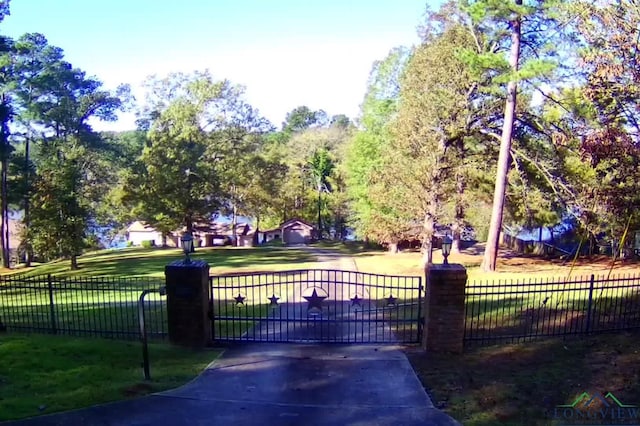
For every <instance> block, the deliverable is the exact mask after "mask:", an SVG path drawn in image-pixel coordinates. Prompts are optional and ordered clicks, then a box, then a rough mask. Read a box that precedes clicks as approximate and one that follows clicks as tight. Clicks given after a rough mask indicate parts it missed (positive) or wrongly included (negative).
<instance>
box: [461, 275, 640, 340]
mask: <svg viewBox="0 0 640 426" xmlns="http://www.w3.org/2000/svg"><path fill="white" fill-rule="evenodd" d="M635 328H640V277H639V276H631V275H624V276H616V277H612V278H606V277H604V276H602V277H597V276H595V275H591V276H590V277H577V278H572V279H565V280H557V279H556V280H551V279H549V280H533V279H531V280H502V281H501V280H498V281H497V282H496V281H482V282H474V283H471V284H470V285H467V288H466V314H465V334H464V341H465V345H466V346H470V345H487V344H495V343H511V342H521V341H529V340H533V339H537V338H541V337H549V336H570V335H580V334H588V333H602V332H609V331H618V330H630V329H635Z"/></svg>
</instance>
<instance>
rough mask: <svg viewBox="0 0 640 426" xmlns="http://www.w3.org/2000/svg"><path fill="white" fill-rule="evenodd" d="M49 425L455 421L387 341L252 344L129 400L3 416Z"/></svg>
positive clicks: (27, 424) (265, 425)
mask: <svg viewBox="0 0 640 426" xmlns="http://www.w3.org/2000/svg"><path fill="white" fill-rule="evenodd" d="M9 424H12V425H22V426H36V425H37V426H45V425H47V426H51V425H60V426H62V425H156V426H157V425H225V426H235V425H262V426H269V425H292V426H293V425H318V426H320V425H323V426H325V425H326V426H329V425H331V426H335V425H354V426H355V425H363V426H364V425H368V426H369V425H394V426H395V425H403V426H411V425H457V424H458V423H457V422H455V421H454V420H453V419H451V418H450V417H448V416H447V415H445V414H444V413H442V412H441V411H439V410H437V409H435V408H434V407H433V404H432V403H431V401H430V399H429V397H428V396H427V394H426V392H425V391H424V389H423V388H422V386H421V384H420V382H419V380H418V378H417V377H416V375H415V373H414V372H413V370H412V369H411V366H410V364H409V362H408V361H407V358H406V357H405V355H404V354H403V353H402V352H401V351H400V350H398V348H396V347H392V346H371V345H344V346H342V345H324V346H323V345H291V344H253V345H242V346H238V347H235V348H231V349H229V350H227V351H226V352H225V353H224V355H223V356H222V357H221V358H220V359H219V360H217V361H215V362H214V363H212V364H211V365H210V366H209V367H208V368H207V369H206V370H205V371H204V372H203V373H202V374H201V375H200V376H199V377H198V378H197V379H195V380H194V381H192V382H191V383H189V384H187V385H185V386H183V387H181V388H178V389H174V390H171V391H167V392H163V393H159V394H154V395H150V396H146V397H143V398H139V399H136V400H129V401H122V402H116V403H112V404H105V405H99V406H95V407H90V408H86V409H82V410H77V411H71V412H67V413H61V414H54V415H49V416H42V417H35V418H31V419H27V420H23V421H19V422H13V423H9Z"/></svg>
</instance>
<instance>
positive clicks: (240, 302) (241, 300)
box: [234, 293, 246, 306]
mask: <svg viewBox="0 0 640 426" xmlns="http://www.w3.org/2000/svg"><path fill="white" fill-rule="evenodd" d="M234 299H235V301H236V306H243V305H244V299H246V297H244V296H243V295H241V294H240V293H238V295H237V296H236V297H234Z"/></svg>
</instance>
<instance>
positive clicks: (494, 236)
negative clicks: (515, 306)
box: [482, 0, 522, 271]
mask: <svg viewBox="0 0 640 426" xmlns="http://www.w3.org/2000/svg"><path fill="white" fill-rule="evenodd" d="M515 4H516V5H518V6H520V5H522V0H515ZM520 21H521V18H520V17H519V16H517V17H516V18H514V19H513V20H512V21H511V51H510V54H509V65H510V66H511V69H512V71H513V72H515V71H517V70H518V60H519V58H520ZM517 92H518V84H517V82H516V81H515V80H511V81H509V84H507V100H506V105H505V109H504V123H503V126H502V137H501V140H500V154H499V156H498V172H497V175H496V186H495V190H494V193H493V208H492V210H491V221H490V223H489V235H488V237H487V246H486V249H485V251H484V259H483V261H482V269H483V270H484V271H495V270H496V262H497V258H498V241H499V239H500V229H501V228H502V214H503V210H504V198H505V193H506V186H507V173H508V171H509V164H510V162H511V161H510V160H511V158H510V151H511V137H512V134H513V123H514V121H515V112H516V95H517Z"/></svg>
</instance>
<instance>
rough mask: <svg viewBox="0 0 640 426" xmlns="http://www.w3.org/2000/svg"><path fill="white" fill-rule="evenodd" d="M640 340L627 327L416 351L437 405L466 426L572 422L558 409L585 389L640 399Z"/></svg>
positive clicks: (421, 373)
mask: <svg viewBox="0 0 640 426" xmlns="http://www.w3.org/2000/svg"><path fill="white" fill-rule="evenodd" d="M639 338H640V333H638V332H635V333H631V332H627V333H618V334H604V335H599V336H590V337H584V338H574V339H571V340H561V339H547V340H544V341H539V342H530V343H522V344H518V345H504V346H493V347H487V348H481V349H476V350H471V351H467V352H466V353H465V354H462V355H450V354H447V355H437V354H425V353H423V352H420V351H414V352H412V353H409V354H408V356H409V358H410V361H411V363H412V365H413V367H414V369H415V370H416V372H417V373H418V375H419V376H420V378H421V380H422V382H423V384H424V386H425V388H427V390H428V392H429V393H430V394H431V396H432V399H433V401H434V403H435V404H436V406H437V407H439V408H442V409H444V410H445V411H446V412H447V413H449V414H450V415H452V416H453V417H455V418H456V419H457V420H458V421H460V422H462V423H463V424H465V425H470V426H490V425H495V424H502V425H514V426H515V425H548V424H562V423H570V422H568V421H567V419H564V418H559V417H558V415H557V413H558V411H556V410H555V409H556V407H557V406H558V405H562V404H571V403H573V402H574V401H575V400H576V398H577V397H578V396H579V395H580V394H582V393H583V392H588V393H589V394H590V395H593V394H594V393H595V392H601V393H602V394H603V395H605V394H606V393H607V392H611V393H612V394H614V395H615V396H616V397H617V398H618V399H619V400H620V401H621V402H622V403H626V404H632V405H636V406H637V405H640V381H638V374H639V370H638V358H637V357H638V355H637V354H638V350H639V349H640V344H639V343H638V342H639ZM579 408H581V409H583V410H584V411H586V410H597V409H599V408H602V406H599V405H598V404H594V405H593V407H584V406H582V405H581V406H580V407H579ZM560 413H562V411H560ZM561 415H562V414H560V416H561ZM574 415H575V414H574ZM600 420H601V423H602V419H600ZM604 420H605V423H607V422H610V421H611V419H604ZM615 423H616V424H637V423H638V419H637V418H636V419H635V420H633V419H632V420H630V419H628V418H627V419H626V420H624V421H620V420H616V422H615Z"/></svg>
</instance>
